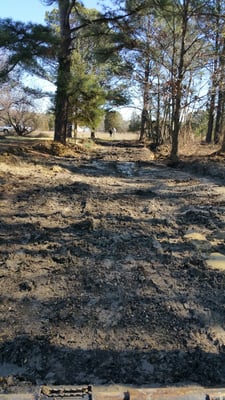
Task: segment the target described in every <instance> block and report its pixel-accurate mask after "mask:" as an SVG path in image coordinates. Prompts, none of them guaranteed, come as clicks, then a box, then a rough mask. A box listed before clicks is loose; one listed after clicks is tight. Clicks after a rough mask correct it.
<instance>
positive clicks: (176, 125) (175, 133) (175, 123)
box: [170, 0, 189, 162]
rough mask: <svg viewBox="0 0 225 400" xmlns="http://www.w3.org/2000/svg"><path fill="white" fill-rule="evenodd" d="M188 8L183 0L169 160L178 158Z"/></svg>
mask: <svg viewBox="0 0 225 400" xmlns="http://www.w3.org/2000/svg"><path fill="white" fill-rule="evenodd" d="M188 10H189V0H184V2H183V13H182V31H181V45H180V54H179V64H178V72H177V79H173V96H174V97H175V99H174V100H175V101H174V111H173V115H172V146H171V152H170V160H171V161H172V162H177V160H178V137H179V132H180V116H181V98H182V81H183V78H184V57H185V52H186V51H185V38H186V33H187V25H188ZM173 78H175V77H173Z"/></svg>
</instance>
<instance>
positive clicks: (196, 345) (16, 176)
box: [0, 146, 225, 390]
mask: <svg viewBox="0 0 225 400" xmlns="http://www.w3.org/2000/svg"><path fill="white" fill-rule="evenodd" d="M0 167H1V170H0V171H1V172H0V182H1V188H0V206H1V220H0V252H1V258H0V285H1V292H0V326H1V329H0V376H4V377H5V378H2V380H0V382H3V383H4V384H3V383H2V385H3V386H4V385H6V386H7V385H10V382H11V384H14V383H15V381H17V380H18V381H21V380H22V381H23V380H26V381H30V382H32V383H34V384H40V383H48V384H49V383H53V384H81V383H82V384H83V383H85V384H87V383H91V384H105V383H107V384H108V383H113V382H115V383H123V384H127V383H129V384H138V385H151V384H155V383H157V384H172V383H173V384H174V383H183V382H185V383H187V382H194V383H198V384H202V385H207V386H208V385H218V384H223V385H224V384H225V331H224V328H225V322H224V321H225V308H224V304H225V273H224V268H222V267H221V265H220V264H218V265H216V266H215V265H214V266H213V267H211V265H210V263H209V259H210V257H211V258H212V255H213V254H215V253H216V254H220V255H221V257H220V262H221V260H222V259H224V256H225V246H224V241H225V197H224V196H225V195H224V192H223V190H222V188H223V181H222V180H221V176H222V175H221V174H224V164H223V163H220V165H219V166H218V167H217V171H218V176H214V177H213V176H212V174H210V175H207V174H206V172H205V171H204V176H201V175H199V169H198V171H197V172H198V174H197V173H194V172H193V168H192V172H188V171H187V168H186V167H185V168H184V166H183V167H182V169H178V168H177V169H174V168H168V167H167V166H166V165H165V164H163V163H160V162H157V161H154V160H153V156H152V154H151V152H150V151H149V150H148V149H147V148H142V147H140V146H137V147H136V148H135V147H133V148H132V147H125V148H124V147H122V146H119V147H97V148H96V149H95V151H94V152H92V153H88V154H85V153H81V154H78V155H76V156H75V157H72V156H71V157H69V158H65V157H64V158H63V157H61V158H60V157H53V156H47V155H41V154H38V153H37V152H29V151H28V152H27V153H26V154H24V155H12V154H11V153H5V154H4V155H0ZM218 179H220V180H218ZM222 265H223V264H222ZM6 377H7V378H6ZM3 386H2V387H3ZM3 389H4V388H3ZM3 389H2V390H3Z"/></svg>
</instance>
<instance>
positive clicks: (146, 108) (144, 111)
mask: <svg viewBox="0 0 225 400" xmlns="http://www.w3.org/2000/svg"><path fill="white" fill-rule="evenodd" d="M149 63H150V59H149V57H147V59H146V62H145V77H144V91H143V109H142V113H141V132H140V140H143V139H144V138H145V128H146V126H147V123H148V120H149V115H148V112H149V76H150V64H149Z"/></svg>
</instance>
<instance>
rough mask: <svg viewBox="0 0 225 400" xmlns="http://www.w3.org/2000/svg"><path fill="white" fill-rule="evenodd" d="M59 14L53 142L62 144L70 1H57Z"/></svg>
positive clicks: (65, 112)
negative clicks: (58, 47)
mask: <svg viewBox="0 0 225 400" xmlns="http://www.w3.org/2000/svg"><path fill="white" fill-rule="evenodd" d="M58 4H59V14H60V37H61V42H60V49H59V59H58V62H59V66H58V77H57V92H56V101H55V136H54V140H55V141H57V142H60V143H62V144H65V143H66V134H67V123H68V112H69V93H68V86H69V81H70V68H71V49H70V47H71V31H70V23H69V15H70V11H71V2H70V0H58Z"/></svg>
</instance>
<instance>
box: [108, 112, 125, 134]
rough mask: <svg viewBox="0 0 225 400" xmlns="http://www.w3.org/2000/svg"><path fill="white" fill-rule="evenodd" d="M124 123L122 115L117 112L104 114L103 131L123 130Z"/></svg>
mask: <svg viewBox="0 0 225 400" xmlns="http://www.w3.org/2000/svg"><path fill="white" fill-rule="evenodd" d="M124 126H125V122H124V120H123V117H122V115H121V114H120V113H119V112H118V111H108V112H106V114H105V131H106V132H109V130H110V129H114V128H115V129H116V130H117V131H118V132H121V131H123V130H124Z"/></svg>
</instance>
